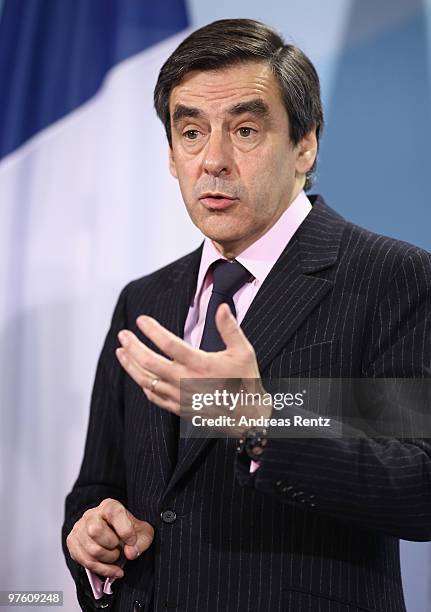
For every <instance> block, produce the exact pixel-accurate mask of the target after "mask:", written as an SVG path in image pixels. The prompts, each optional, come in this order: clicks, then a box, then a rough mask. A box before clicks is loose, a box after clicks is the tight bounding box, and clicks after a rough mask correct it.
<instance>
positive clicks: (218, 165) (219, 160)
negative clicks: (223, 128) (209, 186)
mask: <svg viewBox="0 0 431 612" xmlns="http://www.w3.org/2000/svg"><path fill="white" fill-rule="evenodd" d="M203 169H204V171H205V172H206V174H210V175H212V176H220V175H229V174H230V172H231V170H232V154H231V150H230V142H229V137H228V135H225V134H222V133H220V132H212V133H211V134H210V136H209V139H208V142H207V144H206V147H205V152H204V160H203Z"/></svg>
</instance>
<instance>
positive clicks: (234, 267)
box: [213, 259, 251, 298]
mask: <svg viewBox="0 0 431 612" xmlns="http://www.w3.org/2000/svg"><path fill="white" fill-rule="evenodd" d="M250 278H251V274H250V272H249V271H248V270H247V269H246V268H244V266H242V265H241V264H240V263H239V261H232V262H230V261H226V260H225V259H220V260H219V261H218V262H216V264H215V266H214V270H213V293H218V294H220V295H223V296H225V297H227V298H232V297H233V295H234V294H235V293H236V292H237V291H238V289H239V288H240V287H242V286H243V285H244V284H245V283H246V282H247V281H248V280H249V279H250Z"/></svg>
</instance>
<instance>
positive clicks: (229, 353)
mask: <svg viewBox="0 0 431 612" xmlns="http://www.w3.org/2000/svg"><path fill="white" fill-rule="evenodd" d="M215 321H216V326H217V329H218V331H219V333H220V336H221V337H222V339H223V342H224V343H225V345H226V348H225V350H223V351H217V352H213V353H212V352H206V351H203V350H201V349H196V348H193V347H191V346H190V345H189V344H187V343H186V342H184V340H182V339H181V338H178V336H176V335H175V334H173V333H172V332H170V331H169V330H167V329H166V328H165V327H163V326H162V325H160V324H159V323H158V322H157V321H156V320H155V319H153V318H151V317H149V316H146V315H142V316H140V317H139V318H138V319H137V325H138V327H139V329H140V330H141V331H142V332H143V333H144V334H145V336H146V337H147V338H149V340H151V341H152V342H153V343H154V344H155V345H156V346H157V347H158V348H159V349H160V350H161V351H162V352H163V353H164V355H167V357H165V356H163V355H159V354H158V353H156V352H154V351H153V350H151V349H150V348H148V347H147V346H146V345H145V344H144V343H142V342H141V341H140V340H138V338H137V337H136V335H135V334H133V333H132V332H130V331H128V330H122V331H121V332H120V333H119V334H118V338H119V341H120V343H121V348H118V349H117V351H116V354H117V358H118V360H119V361H120V363H121V365H122V366H123V368H124V369H125V370H126V372H127V373H128V374H129V375H130V376H131V377H132V378H133V380H134V381H135V382H136V383H137V384H138V385H139V386H140V387H141V388H142V389H143V391H144V393H145V395H146V396H147V398H148V399H149V400H150V401H151V402H152V403H154V404H156V405H157V406H159V407H160V408H163V409H164V410H168V411H170V412H173V413H175V414H177V415H178V416H191V412H189V414H188V415H186V414H185V413H184V405H183V406H181V399H183V404H184V397H183V398H181V393H180V380H181V379H224V380H228V379H242V380H244V381H247V380H253V381H254V383H256V382H258V383H259V381H260V373H259V367H258V365H257V360H256V354H255V352H254V349H253V347H252V345H251V344H250V342H249V341H248V340H247V338H246V337H245V335H244V333H243V331H242V329H241V327H240V326H239V324H238V322H237V320H236V319H235V317H234V316H233V315H232V313H231V311H230V308H229V306H228V305H227V304H221V305H220V306H219V308H218V310H217V313H216V318H215ZM253 386H254V391H256V384H254V385H253ZM258 386H259V388H260V385H259V384H258ZM260 390H261V391H263V389H260ZM212 416H217V415H216V414H214V413H213V414H212Z"/></svg>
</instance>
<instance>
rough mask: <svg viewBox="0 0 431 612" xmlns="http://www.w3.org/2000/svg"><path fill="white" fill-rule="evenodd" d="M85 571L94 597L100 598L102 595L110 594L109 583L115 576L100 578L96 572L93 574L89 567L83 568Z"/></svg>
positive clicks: (110, 583)
mask: <svg viewBox="0 0 431 612" xmlns="http://www.w3.org/2000/svg"><path fill="white" fill-rule="evenodd" d="M85 571H86V572H87V576H88V580H89V582H90V586H91V590H92V591H93V596H94V599H101V598H102V597H103V595H112V588H111V585H112V583H113V582H114V580H116V578H106V579H105V580H101V579H100V578H99V576H97V574H93V572H90V570H89V569H87V568H85Z"/></svg>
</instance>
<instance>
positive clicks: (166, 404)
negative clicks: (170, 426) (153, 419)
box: [144, 385, 180, 415]
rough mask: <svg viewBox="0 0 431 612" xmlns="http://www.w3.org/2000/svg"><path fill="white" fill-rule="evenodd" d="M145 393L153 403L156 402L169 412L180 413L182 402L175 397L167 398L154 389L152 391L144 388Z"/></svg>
mask: <svg viewBox="0 0 431 612" xmlns="http://www.w3.org/2000/svg"><path fill="white" fill-rule="evenodd" d="M157 386H158V385H157ZM144 393H145V395H146V396H147V399H148V400H149V401H150V402H151V403H152V404H156V406H158V407H159V408H163V409H164V410H167V411H168V412H173V413H174V414H178V415H179V414H180V404H179V402H178V401H175V400H173V399H169V398H165V397H162V396H161V395H159V394H158V393H156V392H154V391H150V390H149V389H146V388H144Z"/></svg>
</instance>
